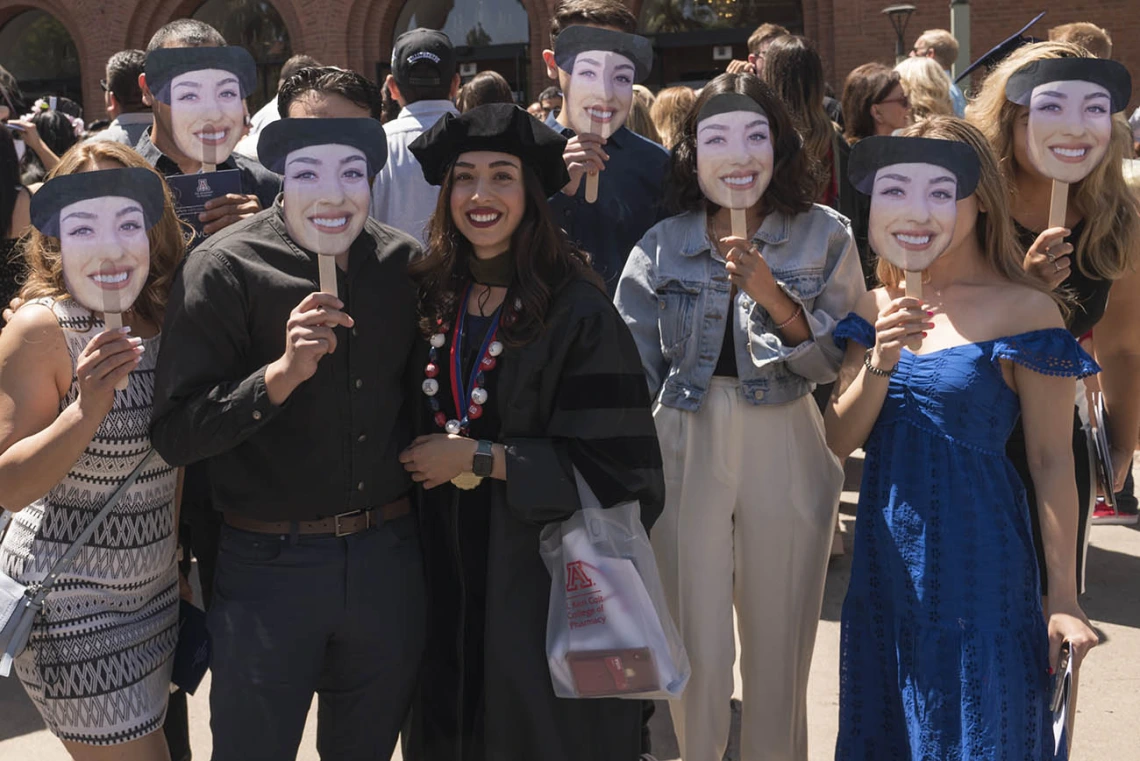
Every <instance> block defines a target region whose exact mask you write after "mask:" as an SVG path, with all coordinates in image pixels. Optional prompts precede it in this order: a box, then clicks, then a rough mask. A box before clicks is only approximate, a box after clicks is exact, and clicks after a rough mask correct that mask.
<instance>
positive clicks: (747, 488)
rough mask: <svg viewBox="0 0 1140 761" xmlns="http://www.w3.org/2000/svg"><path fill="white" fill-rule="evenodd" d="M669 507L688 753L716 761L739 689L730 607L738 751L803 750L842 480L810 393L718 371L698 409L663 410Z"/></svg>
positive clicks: (775, 757)
mask: <svg viewBox="0 0 1140 761" xmlns="http://www.w3.org/2000/svg"><path fill="white" fill-rule="evenodd" d="M654 419H655V420H656V423H657V432H658V436H659V437H660V440H661V452H662V457H663V459H664V470H665V488H666V503H665V512H664V513H663V514H662V516H661V518H660V519H658V521H657V523H656V525H654V527H653V531H652V541H653V549H654V552H655V554H656V556H657V566H658V568H659V569H660V572H661V581H662V582H663V584H664V586H665V594H666V597H667V598H668V600H669V607H670V611H671V612H672V614H673V617H674V620H675V621H676V622H677V625H678V627H679V628H680V631H681V637H682V638H683V639H684V642H685V647H686V648H687V650H688V653H689V660H690V662H691V664H692V677H691V679H690V680H689V684H688V686H687V687H686V689H685V693H684V695H682V697H681V699H680V700H675V701H671V702H670V708H671V710H672V714H673V726H674V728H675V729H676V732H677V740H678V742H679V747H680V749H681V757H682V759H684V761H721V759H722V758H723V756H724V752H725V748H726V746H727V744H728V733H729V723H730V720H731V709H730V705H729V701H730V700H731V698H732V692H733V663H734V661H735V657H736V647H735V641H734V639H733V630H732V626H733V619H732V613H733V606H734V604H735V607H736V613H737V617H738V621H739V627H740V631H739V635H740V645H741V651H742V652H741V656H740V673H741V676H742V678H743V682H744V684H743V698H744V699H743V705H744V712H743V715H742V717H741V727H742V734H741V756H740V758H741V761H806V759H807V683H808V671H809V669H810V668H811V657H812V649H813V648H814V646H815V633H816V628H817V626H818V623H819V614H820V607H821V606H822V604H823V586H824V581H825V577H826V574H827V560H828V552H829V549H830V547H831V537H832V533H833V532H834V530H835V515H836V511H837V509H838V505H839V493H840V490H841V489H842V485H843V471H842V468H841V467H840V465H839V461H838V460H837V459H836V458H835V456H834V455H833V454H832V453H831V451H830V450H829V449H828V448H827V445H826V444H825V441H824V434H823V420H822V418H821V417H820V414H819V410H818V408H817V407H816V404H815V401H814V400H813V399H812V397H811V396H810V395H808V396H804V397H802V398H801V399H798V400H796V401H794V402H789V403H788V404H782V405H753V404H749V403H748V402H746V401H744V399H743V398H742V396H741V391H740V385H739V383H737V382H736V381H735V380H730V379H725V378H714V379H713V381H712V386H711V388H710V389H709V392H708V395H707V396H706V397H705V400H704V403H703V405H702V407H701V409H700V411H698V412H695V413H694V412H682V411H679V410H676V409H672V408H669V407H664V406H662V405H660V404H658V405H657V407H656V409H655V410H654Z"/></svg>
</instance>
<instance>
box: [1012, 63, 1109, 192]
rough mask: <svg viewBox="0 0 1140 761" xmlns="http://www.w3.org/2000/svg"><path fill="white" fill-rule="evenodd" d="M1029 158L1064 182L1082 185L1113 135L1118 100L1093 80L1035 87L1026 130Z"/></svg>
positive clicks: (1040, 170) (1048, 174)
mask: <svg viewBox="0 0 1140 761" xmlns="http://www.w3.org/2000/svg"><path fill="white" fill-rule="evenodd" d="M1026 133H1027V134H1026V144H1027V150H1028V153H1029V160H1030V161H1031V162H1032V164H1033V166H1034V167H1035V168H1036V169H1037V171H1039V172H1041V174H1043V175H1045V176H1046V177H1050V178H1052V179H1054V180H1060V181H1061V182H1068V183H1074V182H1080V181H1081V180H1083V179H1084V178H1085V177H1087V176H1088V175H1089V173H1090V172H1092V170H1093V169H1094V168H1095V167H1096V166H1097V164H1099V163H1100V161H1101V159H1103V158H1104V156H1105V154H1106V153H1107V151H1108V144H1109V142H1110V140H1111V137H1112V98H1111V96H1110V95H1109V92H1108V90H1107V89H1106V88H1104V87H1102V86H1101V85H1098V84H1094V83H1092V82H1084V81H1065V82H1049V83H1046V84H1042V85H1038V86H1037V87H1035V88H1033V94H1032V96H1031V97H1030V100H1029V120H1028V125H1027V127H1026Z"/></svg>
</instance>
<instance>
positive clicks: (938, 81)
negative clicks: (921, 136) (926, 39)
mask: <svg viewBox="0 0 1140 761" xmlns="http://www.w3.org/2000/svg"><path fill="white" fill-rule="evenodd" d="M895 71H897V72H898V73H899V81H900V82H902V86H903V92H904V93H906V97H907V100H909V101H910V114H911V117H912V118H913V119H914V120H915V121H916V122H917V121H919V120H921V119H926V118H927V117H930V116H953V115H954V104H953V102H952V101H951V100H950V77H948V76H946V72H945V71H943V70H942V66H941V65H939V63H938V62H937V61H935V60H934V59H933V58H922V57H920V56H915V57H913V58H904V59H903V60H902V61H900V62H899V64H898V65H897V66H895Z"/></svg>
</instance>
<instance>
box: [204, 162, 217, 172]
mask: <svg viewBox="0 0 1140 761" xmlns="http://www.w3.org/2000/svg"><path fill="white" fill-rule="evenodd" d="M201 171H203V172H216V171H218V165H217V164H207V163H205V162H203V163H202V170H201Z"/></svg>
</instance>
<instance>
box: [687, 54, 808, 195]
mask: <svg viewBox="0 0 1140 761" xmlns="http://www.w3.org/2000/svg"><path fill="white" fill-rule="evenodd" d="M726 92H734V93H740V94H741V95H746V96H748V97H749V98H751V99H752V100H754V101H756V103H757V105H759V106H760V108H762V109H764V113H765V114H767V115H768V128H769V130H770V134H771V140H772V151H773V154H774V155H775V158H776V163H775V165H774V166H773V167H772V181H771V182H770V183H769V184H768V189H767V190H765V191H764V195H763V196H762V197H761V198H760V205H761V207H762V208H763V210H764V211H765V212H769V211H779V212H782V213H784V214H789V215H794V214H802V213H803V212H805V211H807V210H808V209H810V208H811V205H812V202H813V201H815V198H816V195H815V190H816V179H815V175H814V174H813V173H812V171H811V160H810V159H809V158H808V156H807V153H806V152H805V151H804V150H803V147H802V145H801V141H800V137H799V135H798V134H797V133H796V128H795V127H794V126H792V119H791V117H790V116H789V115H788V109H787V107H786V106H784V103H783V101H781V100H780V96H779V95H777V94H776V91H775V90H773V89H772V88H771V87H770V86H769V85H767V84H766V83H764V82H761V81H760V80H759V79H757V78H756V77H755V76H754V75H752V74H721V75H720V76H719V77H717V78H716V79H714V80H713V81H711V82H709V83H708V84H707V85H705V86H704V89H702V90H701V95H700V97H699V98H697V102H696V103H694V104H693V106H692V108H690V109H689V114H688V116H686V117H685V123H684V125H683V126H682V128H681V135H680V139H679V140H678V141H677V144H676V145H675V146H673V153H672V155H671V156H670V161H669V175H668V178H667V179H666V185H665V200H666V203H667V204H668V206H669V208H670V209H672V210H673V211H674V212H675V213H681V212H686V211H699V210H702V209H703V210H707V211H708V212H709V213H716V212H717V211H718V210H719V209H720V207H719V206H717V205H716V204H714V203H713V202H712V201H709V200H708V199H706V198H705V195H704V193H702V192H701V186H700V183H698V182H697V116H698V115H699V114H700V113H701V109H702V108H704V106H705V104H706V103H708V102H709V100H711V99H712V98H713V97H715V96H717V95H720V94H722V93H726Z"/></svg>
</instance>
